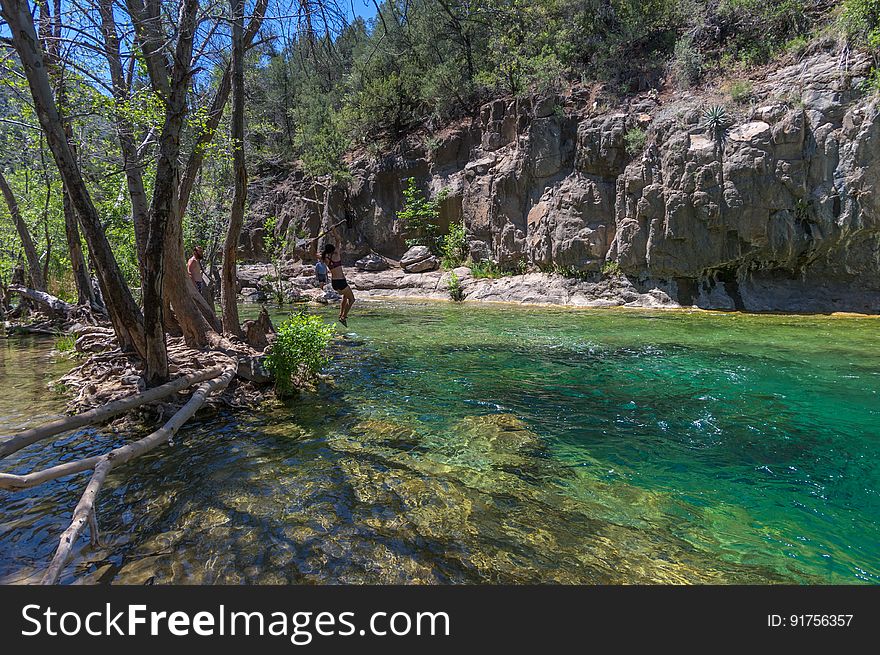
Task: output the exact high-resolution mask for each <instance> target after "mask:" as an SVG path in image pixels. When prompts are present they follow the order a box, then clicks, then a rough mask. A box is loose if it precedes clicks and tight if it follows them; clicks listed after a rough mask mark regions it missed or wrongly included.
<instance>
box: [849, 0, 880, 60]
mask: <svg viewBox="0 0 880 655" xmlns="http://www.w3.org/2000/svg"><path fill="white" fill-rule="evenodd" d="M840 24H841V27H842V28H843V30H844V32H845V33H846V35H847V37H849V38H850V39H851V40H852V41H854V42H855V43H857V44H859V45H863V46H867V47H869V48H873V49H876V48H880V0H843V11H841V13H840Z"/></svg>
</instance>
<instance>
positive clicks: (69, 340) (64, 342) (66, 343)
mask: <svg viewBox="0 0 880 655" xmlns="http://www.w3.org/2000/svg"><path fill="white" fill-rule="evenodd" d="M75 349H76V337H75V336H73V335H72V334H63V335H61V336H60V337H58V338H57V339H55V350H57V351H58V352H60V353H69V352H73V351H74V350H75Z"/></svg>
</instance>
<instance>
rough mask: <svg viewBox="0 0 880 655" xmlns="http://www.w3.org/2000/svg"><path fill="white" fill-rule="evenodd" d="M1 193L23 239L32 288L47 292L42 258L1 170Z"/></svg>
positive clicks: (22, 243) (22, 244)
mask: <svg viewBox="0 0 880 655" xmlns="http://www.w3.org/2000/svg"><path fill="white" fill-rule="evenodd" d="M0 191H2V192H3V197H4V198H5V199H6V206H7V207H8V208H9V213H10V214H11V215H12V222H13V223H15V230H16V231H17V232H18V238H19V239H21V247H22V248H23V249H24V256H25V259H27V265H28V275H29V276H30V282H31V286H32V287H33V288H34V289H37V290H39V291H45V290H46V281H45V279H44V278H43V270H42V268H41V267H40V258H39V257H38V256H37V249H36V247H34V240H33V239H32V238H31V233H30V231H29V230H28V228H27V225H26V224H25V222H24V219H23V218H22V216H21V212H20V211H19V209H18V202H17V201H16V199H15V194H13V193H12V189H11V188H10V187H9V184H8V183H7V182H6V178H5V177H4V176H3V170H2V169H0Z"/></svg>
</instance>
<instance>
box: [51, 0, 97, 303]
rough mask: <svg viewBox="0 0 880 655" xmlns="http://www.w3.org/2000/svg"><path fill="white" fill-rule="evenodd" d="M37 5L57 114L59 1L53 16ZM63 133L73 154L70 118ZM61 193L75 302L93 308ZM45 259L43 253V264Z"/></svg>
mask: <svg viewBox="0 0 880 655" xmlns="http://www.w3.org/2000/svg"><path fill="white" fill-rule="evenodd" d="M38 4H39V6H40V27H39V35H40V38H41V39H42V45H43V50H44V52H45V53H46V66H47V68H48V71H49V75H50V76H51V77H52V78H54V81H55V82H56V84H57V87H56V97H57V104H58V112H59V114H61V113H63V112H64V109H65V107H66V105H67V90H66V85H65V83H64V71H63V70H62V67H61V58H60V56H59V54H58V53H59V51H60V47H61V46H60V40H61V4H60V0H55V3H54V4H55V17H54V19H53V18H52V15H51V13H50V11H49V3H48V2H47V1H46V0H40V1H39V3H38ZM64 136H65V137H66V138H67V143H68V144H70V148H71V150H72V151H73V154H74V157H75V156H76V146H75V145H74V142H73V130H72V129H71V127H70V121H64ZM61 194H62V205H63V211H64V236H65V238H66V240H67V249H68V253H69V254H70V264H71V270H72V272H73V282H74V286H75V287H76V298H77V304H80V305H86V306H88V307H92V308H95V294H94V291H93V290H92V280H91V278H90V277H89V269H88V267H87V266H86V260H85V258H84V257H83V252H82V243H81V242H80V236H79V226H78V225H77V223H76V211H75V210H74V208H73V205H72V203H71V202H70V198H69V197H68V195H67V186H66V185H65V184H64V183H63V182H62V185H61ZM48 259H49V258H48V253H47V255H46V263H47V264H48Z"/></svg>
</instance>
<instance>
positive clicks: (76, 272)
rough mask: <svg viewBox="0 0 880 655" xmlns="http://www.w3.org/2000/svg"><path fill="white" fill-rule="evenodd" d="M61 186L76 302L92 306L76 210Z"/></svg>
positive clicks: (89, 282)
mask: <svg viewBox="0 0 880 655" xmlns="http://www.w3.org/2000/svg"><path fill="white" fill-rule="evenodd" d="M61 186H62V193H63V194H64V196H63V198H62V201H63V205H64V235H65V236H66V237H67V250H68V252H69V254H70V267H71V269H72V271H73V281H74V283H75V284H76V302H77V304H79V305H86V306H88V307H92V308H94V307H95V305H96V303H95V294H94V292H93V291H92V279H91V277H89V269H88V266H86V258H85V257H84V256H83V251H82V242H81V241H80V237H79V226H78V225H77V224H76V211H75V210H74V209H73V203H71V202H70V197H69V196H68V195H67V187H66V186H64V185H63V184H62V185H61Z"/></svg>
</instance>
